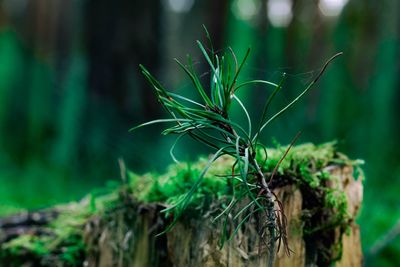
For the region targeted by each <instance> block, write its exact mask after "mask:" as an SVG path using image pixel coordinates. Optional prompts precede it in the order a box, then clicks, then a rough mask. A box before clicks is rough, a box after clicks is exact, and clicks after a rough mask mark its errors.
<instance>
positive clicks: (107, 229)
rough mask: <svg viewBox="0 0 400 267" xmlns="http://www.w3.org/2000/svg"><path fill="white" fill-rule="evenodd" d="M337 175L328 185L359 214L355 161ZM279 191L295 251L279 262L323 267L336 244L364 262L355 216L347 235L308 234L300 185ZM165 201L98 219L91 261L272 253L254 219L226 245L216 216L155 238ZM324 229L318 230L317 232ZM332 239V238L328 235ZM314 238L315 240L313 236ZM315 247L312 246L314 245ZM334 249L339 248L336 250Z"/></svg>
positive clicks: (185, 264)
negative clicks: (265, 247)
mask: <svg viewBox="0 0 400 267" xmlns="http://www.w3.org/2000/svg"><path fill="white" fill-rule="evenodd" d="M327 170H329V171H330V172H331V173H332V174H333V175H334V177H335V178H334V179H332V180H330V181H329V182H328V183H327V185H326V186H329V187H331V188H339V189H340V190H341V191H343V192H345V194H346V198H347V200H348V213H349V214H350V215H351V217H352V218H355V217H356V215H357V213H358V211H359V209H360V206H361V201H362V183H361V179H358V180H357V179H354V177H353V169H352V167H349V166H344V167H339V166H331V167H329V168H328V169H327ZM274 193H275V194H276V195H277V196H278V198H279V199H280V200H281V202H282V203H283V207H284V210H285V214H286V216H287V220H288V229H287V232H288V243H289V247H290V249H291V250H292V251H293V253H291V255H290V256H287V255H286V254H285V252H284V250H283V249H282V248H281V249H280V251H279V252H277V257H276V262H275V266H277V267H278V266H279V267H280V266H282V267H283V266H285V267H287V266H296V267H298V266H318V265H320V266H321V264H318V262H320V260H321V259H318V257H319V255H321V253H320V251H318V249H319V248H320V247H321V246H324V247H325V248H328V249H331V248H334V247H338V246H339V244H343V246H342V249H341V250H340V251H342V255H341V259H340V260H339V261H337V262H336V266H343V267H344V266H346V267H358V266H361V265H362V259H363V257H362V253H361V243H360V231H359V227H358V225H356V224H355V222H354V221H350V222H349V228H348V233H347V234H343V235H342V234H341V233H342V231H341V229H339V228H337V229H331V230H330V232H329V233H328V234H325V233H324V235H323V237H322V236H321V239H320V240H319V236H318V234H314V236H312V237H311V238H310V237H308V238H305V236H304V232H303V227H304V221H303V220H304V217H303V216H304V212H305V211H304V199H305V198H307V196H306V195H303V194H302V192H301V190H300V189H299V187H298V186H296V185H294V184H291V185H290V184H289V185H285V186H283V187H280V188H276V189H275V190H274ZM161 209H162V206H159V205H145V206H141V207H137V206H136V207H135V206H132V207H130V208H128V209H121V210H117V211H116V212H115V213H113V214H110V217H109V218H94V219H93V220H92V221H91V222H89V223H88V224H87V226H86V231H85V232H86V233H85V242H86V244H87V245H88V247H89V251H88V255H87V259H86V262H85V266H90V267H103V266H104V267H105V266H118V267H120V266H127V267H130V266H143V267H146V266H166V267H168V266H176V267H189V266H206V267H211V266H229V267H258V266H266V263H267V259H268V255H267V253H266V251H262V250H261V251H260V247H259V245H260V242H259V237H258V233H257V230H256V225H255V224H252V222H249V223H247V224H245V226H244V227H242V229H241V230H240V231H239V232H238V234H237V235H236V236H235V237H234V238H233V239H232V240H230V241H229V242H227V243H226V244H225V245H224V246H223V247H222V248H220V247H219V243H218V241H219V239H220V237H221V235H220V232H219V231H220V229H221V227H220V225H218V224H217V225H216V224H213V223H212V222H211V218H210V217H205V218H204V217H202V218H196V219H186V218H185V220H182V221H183V222H180V223H177V225H175V227H174V228H173V229H172V230H171V231H170V232H168V233H167V234H165V235H161V236H159V237H157V238H156V237H155V234H156V233H158V232H159V231H160V230H161V229H162V226H163V224H165V222H163V219H162V216H163V215H160V214H159V211H160V210H161ZM317 233H318V232H317ZM327 236H328V237H329V238H326V237H327ZM313 240H314V241H313ZM307 241H308V242H315V244H316V245H315V247H314V249H313V251H307V248H308V247H310V246H311V247H312V246H314V244H307ZM332 254H334V253H332Z"/></svg>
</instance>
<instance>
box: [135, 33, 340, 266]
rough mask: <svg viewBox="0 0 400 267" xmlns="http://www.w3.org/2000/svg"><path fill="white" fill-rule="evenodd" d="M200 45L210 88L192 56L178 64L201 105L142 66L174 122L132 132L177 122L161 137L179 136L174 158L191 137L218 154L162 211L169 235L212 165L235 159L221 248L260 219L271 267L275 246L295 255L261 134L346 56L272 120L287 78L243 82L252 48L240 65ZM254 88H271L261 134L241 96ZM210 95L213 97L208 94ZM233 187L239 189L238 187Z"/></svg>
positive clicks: (230, 53)
mask: <svg viewBox="0 0 400 267" xmlns="http://www.w3.org/2000/svg"><path fill="white" fill-rule="evenodd" d="M206 35H207V37H208V40H210V37H209V34H208V32H207V30H206ZM197 45H198V46H199V48H200V50H201V52H202V54H203V56H204V58H205V60H206V61H207V64H208V65H209V68H210V84H209V87H208V88H205V86H204V85H203V84H202V82H201V81H200V78H199V75H198V74H197V73H196V71H195V69H194V67H193V61H192V59H191V57H190V56H188V57H187V64H183V63H181V62H180V61H179V60H177V59H175V61H176V62H177V64H178V65H179V66H180V67H181V68H182V70H183V71H184V72H185V73H186V74H187V76H188V77H189V78H190V80H191V82H192V83H193V87H194V89H195V90H196V91H197V92H198V94H199V96H200V98H201V101H200V102H197V101H194V100H193V99H189V98H186V97H184V96H182V95H179V94H175V93H172V92H170V91H167V90H166V89H165V88H164V86H163V85H162V84H161V83H160V82H159V81H158V80H157V79H156V78H154V77H153V76H152V75H151V74H150V72H149V71H148V70H147V69H146V68H145V67H144V66H142V65H140V69H141V72H142V73H143V75H144V77H145V78H146V79H147V81H148V82H149V83H150V85H151V87H152V88H153V89H154V91H155V93H156V96H157V98H158V101H159V102H160V103H161V105H162V106H163V107H164V108H165V110H166V111H167V112H168V113H169V115H170V118H167V119H158V120H153V121H150V122H146V123H143V124H141V125H138V126H136V127H134V128H132V129H131V130H134V129H137V128H140V127H143V126H148V125H151V124H156V123H172V124H173V126H171V127H169V128H166V129H165V130H164V131H163V132H162V134H164V135H167V134H175V135H177V139H176V142H175V143H174V145H173V146H172V148H171V155H172V157H173V159H174V160H176V159H175V157H174V156H173V153H172V152H173V149H174V147H175V145H176V143H177V142H178V141H179V140H180V139H181V138H182V137H184V136H190V137H191V138H193V139H194V140H197V141H199V142H201V143H203V144H205V145H206V146H209V147H211V148H212V149H213V150H215V153H214V154H213V156H212V157H211V159H210V160H209V161H208V163H207V165H206V166H205V168H204V169H203V171H202V172H201V174H200V176H199V177H198V179H197V180H196V182H195V183H194V184H193V186H192V188H191V189H190V190H189V191H188V192H187V194H186V195H184V196H183V197H182V198H181V199H179V200H178V201H177V202H176V203H175V204H174V205H172V206H171V207H168V208H167V209H165V210H164V211H163V212H167V213H169V214H172V215H173V222H172V223H171V224H170V225H169V227H168V228H167V229H166V230H165V231H168V230H170V229H171V227H173V225H174V224H175V223H176V221H177V220H178V219H179V217H180V216H181V215H182V213H183V212H184V210H185V209H186V208H187V206H188V204H189V203H190V200H191V198H192V196H193V195H194V193H195V192H196V190H197V189H198V187H199V186H200V184H201V182H202V179H203V177H204V175H205V174H206V173H207V171H208V169H209V168H210V166H211V165H212V163H213V162H214V161H216V160H217V159H218V158H219V157H221V156H223V155H229V156H231V157H232V158H234V164H233V166H232V177H234V178H235V179H236V180H239V184H238V185H235V188H233V191H234V192H235V193H234V194H233V195H232V197H231V199H230V203H229V204H228V205H227V207H226V208H225V209H224V210H223V211H222V212H221V213H220V214H219V215H218V216H216V218H215V220H216V219H220V218H223V217H224V218H225V222H224V224H223V225H224V229H223V231H222V232H223V237H222V240H221V241H222V243H221V245H223V242H224V240H225V239H226V238H232V237H233V236H234V235H235V234H236V233H237V232H238V231H239V229H240V228H241V227H242V226H243V224H244V223H245V222H247V221H248V220H249V219H250V218H251V217H253V218H256V219H257V221H258V222H259V226H260V227H259V229H261V230H260V237H261V238H262V241H263V242H264V244H265V245H266V246H267V250H268V253H269V266H273V263H274V258H275V253H276V251H277V249H276V243H277V242H278V244H279V245H280V244H281V242H283V245H284V247H285V249H286V253H287V254H289V253H290V249H289V248H288V246H287V239H286V217H285V215H284V212H283V208H282V204H281V202H280V201H279V199H277V197H276V196H275V195H274V193H273V192H272V190H271V189H270V186H269V183H270V182H271V180H272V179H273V177H274V175H275V173H276V170H277V168H278V165H279V163H278V165H277V166H276V168H275V170H274V172H273V173H272V174H271V175H270V176H267V175H266V174H265V173H264V172H263V170H262V169H261V167H260V166H262V164H261V162H259V161H257V159H256V155H257V151H261V150H260V148H261V149H263V150H264V151H265V153H264V155H265V158H264V159H263V161H266V160H268V159H267V153H266V149H265V146H264V145H263V144H262V143H261V142H260V141H259V137H260V133H261V132H262V131H263V130H264V129H265V128H266V127H267V126H268V125H269V124H270V123H271V122H272V121H274V120H275V119H277V118H278V117H279V116H280V115H282V114H283V113H284V112H285V111H287V110H288V109H289V108H290V107H292V106H293V105H294V104H295V103H296V102H297V101H299V99H300V98H301V97H303V96H304V95H305V94H306V93H307V92H308V91H309V90H310V89H311V88H312V87H313V86H314V85H315V83H316V82H317V81H318V80H319V78H320V77H321V75H322V74H323V72H324V71H325V69H326V67H327V66H328V65H329V63H330V62H331V61H332V60H333V59H335V58H336V57H337V56H339V55H341V53H338V54H336V55H334V56H333V57H331V58H330V59H329V60H328V61H327V62H326V63H325V65H324V66H323V67H322V69H321V71H320V72H319V74H318V75H317V76H316V78H315V79H314V80H313V81H312V82H311V83H310V84H309V85H308V86H307V87H306V88H305V89H304V90H303V91H302V92H301V93H300V94H299V95H298V96H297V97H296V98H295V99H293V100H292V101H291V102H290V103H289V104H287V105H286V106H285V107H283V108H282V109H281V110H280V111H278V112H276V113H275V114H273V115H272V116H270V117H268V109H269V107H270V104H271V102H272V100H273V99H274V97H275V95H276V94H277V93H278V92H279V91H280V90H281V89H282V87H283V84H284V82H285V79H286V76H285V74H283V75H282V78H281V80H280V82H279V83H277V84H276V83H273V82H269V81H265V80H250V81H246V82H241V83H238V78H239V75H240V72H241V70H242V69H243V67H244V65H245V62H246V60H247V58H248V56H249V53H250V49H248V50H247V52H246V54H245V56H244V58H243V59H242V61H241V62H240V63H238V61H237V58H236V55H235V54H234V52H233V51H232V49H230V48H229V49H228V50H227V52H224V53H222V54H220V53H215V52H214V50H213V47H212V45H211V41H210V48H209V49H206V48H205V47H204V45H203V44H202V43H201V42H200V41H197ZM255 84H262V85H265V86H268V87H270V88H271V89H272V92H271V94H270V95H269V97H268V98H267V99H266V102H265V106H264V108H263V112H262V115H261V118H260V119H259V122H258V124H257V125H258V126H257V128H256V131H255V132H253V131H252V128H253V121H252V119H251V118H250V116H249V113H248V111H247V109H246V107H245V106H244V104H243V103H242V101H241V100H240V99H239V97H238V96H237V95H236V93H237V91H238V90H239V89H241V88H243V87H247V86H252V85H255ZM207 92H209V94H208V93H207ZM233 103H236V104H238V105H239V106H240V108H241V109H242V111H243V113H244V115H245V116H246V118H247V124H248V127H247V128H246V129H244V128H243V127H242V126H241V125H239V124H238V123H236V122H235V121H233V120H232V119H231V117H230V113H229V112H230V109H231V107H232V105H233ZM298 136H299V135H297V136H296V138H295V139H294V141H293V142H292V144H291V145H293V143H294V142H295V140H296V139H297V138H298ZM290 147H291V146H289V149H290ZM289 149H288V150H289ZM287 152H288V151H286V153H285V155H286V154H287ZM285 155H284V156H285ZM284 156H283V157H284ZM283 157H282V159H283ZM235 171H238V172H239V173H238V174H236V173H235ZM230 184H231V185H232V187H234V184H233V183H230ZM238 187H239V190H238ZM244 199H249V202H248V204H246V205H245V206H244V207H243V208H240V209H239V211H237V208H236V209H235V207H236V206H238V205H239V204H240V203H241V200H244ZM232 213H235V214H232ZM228 220H233V221H234V222H236V224H235V227H234V229H232V230H233V231H231V233H230V234H229V233H228V234H227V235H226V234H225V233H226V232H227V231H226V227H227V225H228ZM278 249H279V246H278Z"/></svg>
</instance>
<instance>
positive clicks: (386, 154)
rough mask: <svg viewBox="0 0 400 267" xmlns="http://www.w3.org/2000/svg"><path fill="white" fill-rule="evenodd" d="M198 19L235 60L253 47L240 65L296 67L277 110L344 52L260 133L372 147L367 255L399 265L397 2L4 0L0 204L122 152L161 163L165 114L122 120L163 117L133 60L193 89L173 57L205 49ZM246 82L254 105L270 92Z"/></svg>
mask: <svg viewBox="0 0 400 267" xmlns="http://www.w3.org/2000/svg"><path fill="white" fill-rule="evenodd" d="M202 24H205V25H206V26H207V28H208V29H209V31H210V33H211V36H212V38H213V41H214V46H215V47H217V48H220V49H226V48H227V47H228V46H231V47H232V48H233V50H234V51H235V52H236V53H237V55H238V58H239V59H241V58H242V57H243V55H244V52H245V50H246V49H247V47H249V46H251V47H252V53H251V55H250V60H249V61H248V62H247V64H246V66H245V69H244V77H246V78H258V79H266V80H270V81H275V82H276V81H278V80H279V79H280V77H281V73H282V72H286V73H288V77H289V79H288V82H287V83H286V86H285V88H284V90H283V91H282V92H281V93H280V96H279V97H278V98H277V100H276V102H275V104H274V105H275V108H278V107H281V106H283V105H285V103H287V102H288V101H289V100H290V99H292V98H293V97H294V96H296V95H297V94H298V93H299V92H300V90H302V89H303V88H304V86H305V85H306V84H307V83H308V82H309V81H311V80H312V77H313V75H316V73H317V72H318V71H319V70H320V68H321V66H322V65H323V63H324V62H325V60H326V59H327V58H329V57H330V56H331V55H333V54H334V53H336V52H338V51H343V52H344V56H342V57H341V58H339V59H337V60H336V61H335V62H334V63H333V64H332V65H331V66H330V67H329V69H328V70H327V72H326V73H325V74H324V76H323V77H322V79H321V81H320V83H319V84H318V86H317V88H315V89H314V90H313V91H312V92H311V93H310V94H309V95H307V96H306V98H304V99H302V101H301V103H300V104H299V105H297V106H296V107H295V108H293V109H291V111H290V112H288V113H286V114H285V115H284V116H283V117H282V119H281V120H279V121H276V122H274V124H273V126H272V127H271V128H270V129H269V131H268V132H266V133H265V134H264V136H263V138H264V140H265V143H266V144H269V145H272V144H273V138H275V139H276V140H277V141H278V142H279V143H282V144H287V143H289V142H290V141H291V139H292V138H293V137H294V136H295V134H296V133H297V132H298V131H299V130H302V131H303V134H302V136H301V139H300V141H299V143H300V142H310V141H312V142H315V143H321V142H327V141H331V140H334V139H336V140H337V141H338V145H339V148H340V150H341V151H343V152H344V153H346V154H348V155H349V156H350V157H352V158H362V159H364V160H365V161H366V164H365V166H364V169H365V172H366V180H365V196H364V197H365V200H364V206H363V209H362V214H361V215H360V217H359V219H358V220H359V222H360V224H361V227H362V228H361V230H362V238H363V249H364V252H365V256H366V265H367V266H399V265H398V264H399V263H400V236H399V234H400V201H399V192H400V191H399V190H400V164H399V162H400V138H398V137H399V136H400V123H399V122H400V120H399V114H400V90H399V86H400V78H399V74H400V73H399V70H400V55H399V54H400V1H397V0H381V1H375V0H350V1H348V0H314V1H311V0H232V1H228V0H220V1H212V0H207V1H205V0H202V1H200V0H152V1H132V0H116V1H109V0H75V1H71V0H31V1H29V0H0V215H5V214H9V213H12V212H16V211H18V210H21V209H25V208H29V209H37V208H43V207H46V206H49V205H52V204H55V203H60V202H66V201H71V200H77V199H79V198H80V197H82V196H83V195H84V194H87V193H88V192H90V191H92V192H93V190H94V188H100V187H102V186H105V185H106V184H107V181H114V183H116V182H119V170H118V163H117V159H118V158H123V159H124V160H125V162H126V164H127V166H128V167H129V168H130V169H131V170H133V171H134V172H139V173H143V172H147V171H158V172H162V171H163V170H164V169H165V167H166V166H167V165H168V164H170V163H171V162H172V160H171V158H170V156H169V153H168V149H169V147H170V145H171V144H172V142H173V140H174V139H173V137H162V136H161V135H160V128H159V127H157V126H154V127H149V128H146V129H143V130H139V131H136V132H135V133H133V134H132V133H129V132H128V130H129V128H131V127H132V126H134V125H137V124H139V123H141V122H144V121H146V120H150V119H155V118H159V117H163V116H165V114H164V112H163V110H162V109H161V108H160V106H159V104H158V103H157V102H156V100H155V98H154V96H153V92H152V90H151V88H150V87H149V86H148V85H147V84H146V83H145V81H144V79H143V77H142V76H141V75H140V73H139V70H138V64H139V63H142V64H144V65H145V66H146V67H148V68H149V69H150V70H151V71H152V72H153V73H154V74H155V75H156V76H157V77H158V78H159V79H160V80H161V81H162V82H163V84H165V85H166V87H167V88H170V89H171V90H179V91H180V92H183V93H184V94H187V95H189V96H190V94H193V91H192V90H191V89H192V88H191V86H190V81H189V80H187V79H186V78H185V76H184V74H183V73H182V72H181V71H180V70H179V69H178V67H177V66H176V64H175V63H174V62H173V60H172V59H173V58H174V57H177V58H179V59H181V60H184V59H185V55H186V53H191V54H192V55H193V57H194V58H195V59H196V60H199V59H200V58H201V57H200V53H199V50H198V49H197V46H196V43H195V40H196V39H204V32H203V29H202V26H201V25H202ZM197 66H198V71H199V72H200V73H202V72H206V71H207V69H206V65H205V64H203V62H202V61H199V63H198V64H197ZM205 82H207V81H205ZM241 94H242V95H241V97H243V99H244V100H245V104H246V105H247V106H248V107H249V108H250V109H251V112H252V113H253V115H254V114H257V113H258V112H259V110H260V109H261V107H262V104H263V103H264V101H265V99H266V97H267V95H268V92H267V90H265V88H259V87H255V88H253V89H249V90H242V92H241ZM177 150H178V151H177V155H178V157H179V158H180V159H183V160H186V159H187V160H191V159H195V158H196V157H197V155H198V154H199V153H200V154H206V153H210V151H208V150H206V149H204V148H202V147H201V146H198V145H197V144H196V143H192V142H190V141H189V140H185V141H184V142H183V143H182V144H181V145H180V146H179V147H178V148H177ZM108 183H109V182H108ZM396 262H397V264H396Z"/></svg>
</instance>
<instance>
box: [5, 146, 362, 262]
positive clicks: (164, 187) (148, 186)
mask: <svg viewBox="0 0 400 267" xmlns="http://www.w3.org/2000/svg"><path fill="white" fill-rule="evenodd" d="M285 151H286V147H283V146H279V145H277V147H276V148H275V149H268V150H267V154H265V152H264V151H263V150H259V151H258V153H257V159H258V161H259V162H262V161H263V159H265V157H266V156H267V160H266V161H265V163H264V164H263V165H262V169H263V171H264V172H266V173H271V172H272V171H273V169H274V168H275V166H276V165H277V164H278V162H279V161H280V159H281V157H282V155H283V154H284V153H285ZM207 161H208V159H207V158H206V157H202V158H200V159H199V160H198V161H197V162H194V163H179V164H174V165H171V166H169V167H168V170H167V172H166V173H165V174H161V175H160V174H157V173H147V174H144V175H138V174H135V173H132V172H128V178H129V179H128V181H127V184H125V185H123V186H122V187H121V185H119V186H117V185H115V184H114V185H110V186H108V187H107V188H106V189H103V190H98V191H97V192H93V193H92V194H91V195H89V196H88V197H86V198H85V199H84V200H82V201H81V202H80V203H75V204H72V205H68V206H66V207H59V209H60V210H61V214H60V216H59V217H58V218H57V219H56V220H55V221H53V222H52V223H50V224H49V225H47V226H45V227H46V229H48V232H49V234H46V235H41V236H32V235H21V236H19V237H18V238H15V239H13V240H11V241H9V242H7V243H4V244H2V245H1V253H0V261H3V260H5V259H7V260H8V261H9V262H17V261H20V260H21V255H25V256H26V255H29V257H28V258H30V259H31V260H32V259H34V260H36V261H37V264H38V266H78V265H80V264H79V263H81V262H82V260H83V258H84V255H85V253H86V252H87V250H88V248H86V247H85V244H84V241H83V232H84V225H85V223H86V222H87V221H88V220H89V218H91V217H92V216H93V215H98V216H99V217H104V216H105V214H107V212H108V211H110V210H113V209H115V208H117V207H119V206H121V205H124V203H125V201H126V200H127V199H132V198H133V199H136V200H137V201H139V202H145V203H154V202H159V203H166V204H173V203H175V202H176V201H177V200H178V199H179V198H181V197H183V196H184V195H185V194H186V193H187V192H188V190H189V189H190V188H191V186H192V185H193V183H194V182H195V181H196V180H197V179H198V177H199V174H200V173H201V171H202V170H203V169H204V167H205V166H206V164H207ZM360 163H361V162H360V161H352V160H349V159H348V158H347V157H346V156H344V155H343V154H340V153H338V152H337V151H336V148H335V143H333V142H331V143H326V144H322V145H318V146H317V145H313V144H303V145H299V146H295V147H293V148H291V150H290V152H289V153H288V154H287V156H286V158H285V159H284V160H283V161H282V163H281V164H280V166H279V168H278V172H277V175H278V176H279V178H282V179H277V178H276V180H277V181H280V180H285V179H283V178H284V177H286V178H287V179H286V180H285V181H288V182H289V183H294V184H297V185H298V186H299V188H300V190H302V191H303V196H307V198H308V199H305V202H306V204H305V206H304V207H303V209H304V210H305V212H307V210H313V214H311V215H310V216H308V215H307V216H304V217H303V219H304V227H303V231H304V234H305V235H308V236H309V237H312V236H315V235H316V234H317V233H319V232H320V231H321V230H322V228H325V230H326V228H330V229H333V228H334V227H338V226H339V227H341V229H342V230H343V232H344V231H345V226H346V225H348V222H349V220H350V219H351V218H350V216H349V215H348V214H347V201H346V197H345V195H344V193H343V192H340V190H339V189H332V188H328V187H326V186H325V184H326V183H327V182H328V181H330V180H331V179H333V177H331V175H330V174H329V172H328V171H326V170H325V167H327V166H329V165H332V164H339V165H341V164H346V165H352V166H355V167H356V168H355V169H356V170H357V171H358V172H359V174H360V175H361V174H362V173H361V169H359V168H358V166H359V165H360ZM232 164H233V159H231V158H228V157H222V158H220V159H219V160H218V161H217V162H215V163H214V164H213V165H212V167H211V168H210V169H209V171H208V173H207V175H206V176H205V177H204V179H203V180H202V184H201V186H200V188H199V190H197V191H196V193H195V194H194V196H193V198H192V199H191V202H190V204H189V208H188V212H190V211H195V212H194V213H190V216H195V215H196V214H197V215H199V214H202V213H203V212H206V211H207V208H209V206H210V204H211V203H212V202H213V201H215V200H221V201H217V202H218V203H222V205H224V203H225V202H226V199H229V198H230V196H231V195H232V194H233V193H235V192H234V191H232V185H234V184H235V180H234V179H232V177H231V174H232V169H231V168H232ZM236 171H237V170H236ZM118 187H119V188H118ZM121 196H122V197H121ZM224 200H225V202H224ZM316 210H317V211H316ZM325 210H329V211H330V213H329V215H328V216H327V215H326V212H325ZM318 216H319V217H318ZM321 218H323V219H321ZM316 219H318V221H319V222H321V221H322V222H323V223H324V225H323V226H322V228H321V225H315V224H314V223H313V221H314V220H316ZM337 254H338V253H335V255H337ZM22 264H23V262H22V263H21V262H18V264H16V265H15V266H19V265H22Z"/></svg>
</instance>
